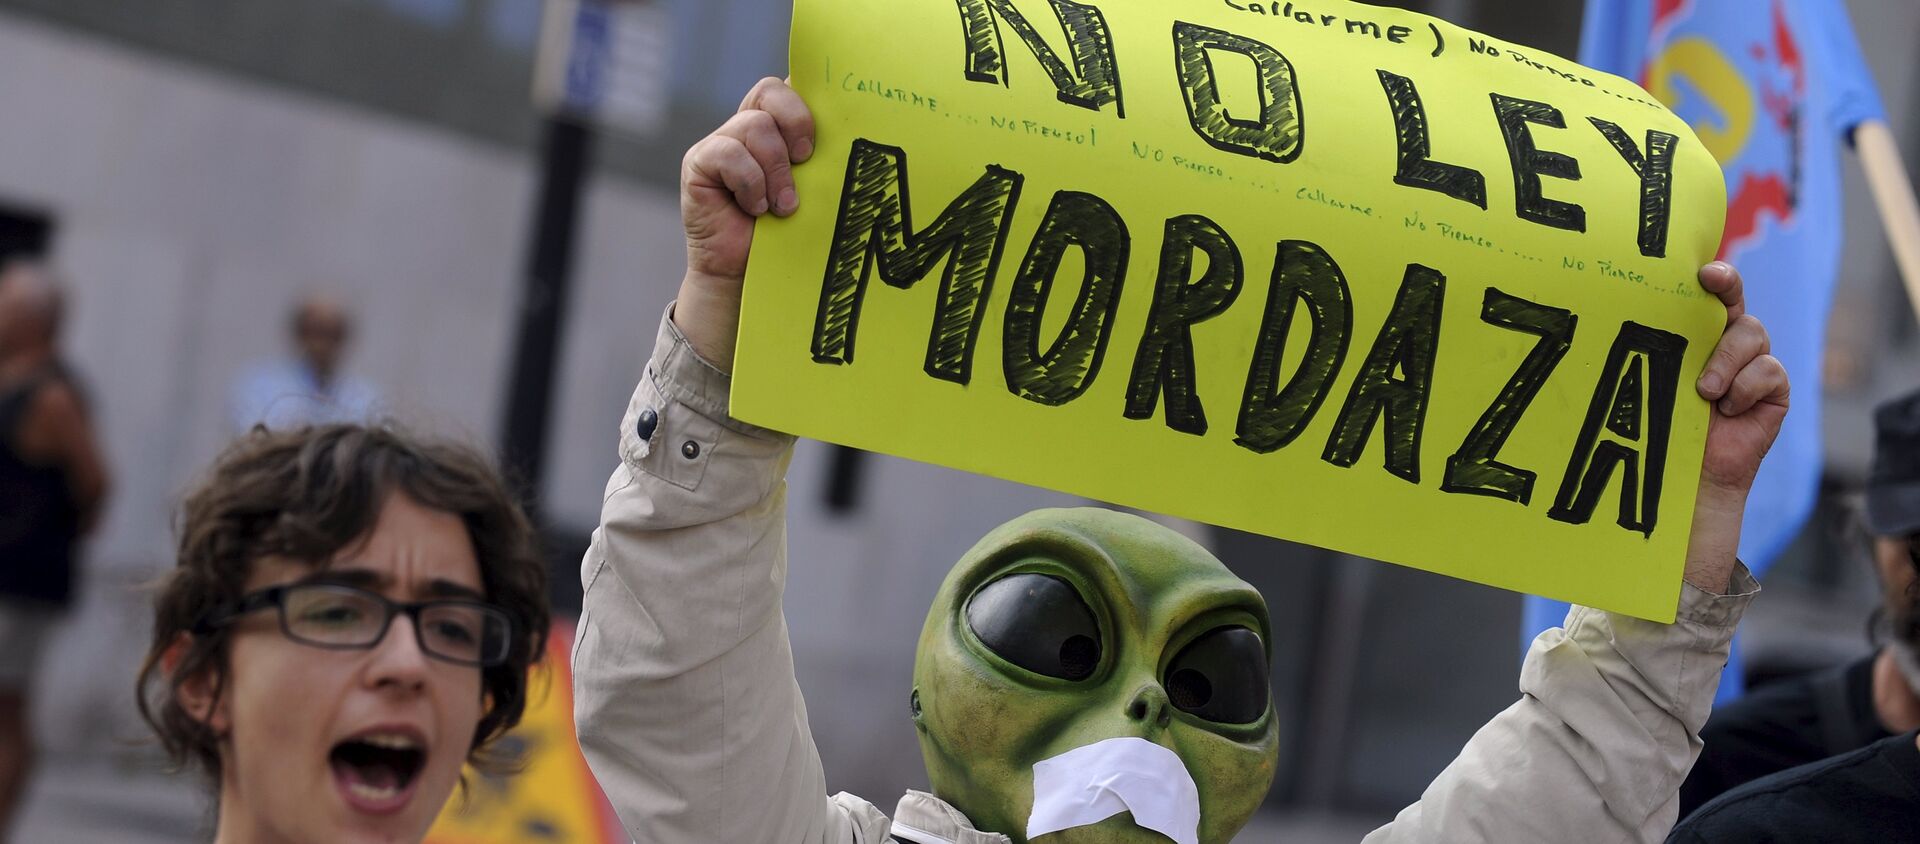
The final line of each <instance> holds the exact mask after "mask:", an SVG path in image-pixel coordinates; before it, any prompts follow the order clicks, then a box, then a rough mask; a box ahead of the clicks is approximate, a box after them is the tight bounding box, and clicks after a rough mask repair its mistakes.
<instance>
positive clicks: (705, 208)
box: [673, 77, 813, 370]
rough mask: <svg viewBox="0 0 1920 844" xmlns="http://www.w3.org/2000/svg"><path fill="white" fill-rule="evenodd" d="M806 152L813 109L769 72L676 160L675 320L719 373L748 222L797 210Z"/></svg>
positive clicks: (728, 354) (730, 336) (734, 313)
mask: <svg viewBox="0 0 1920 844" xmlns="http://www.w3.org/2000/svg"><path fill="white" fill-rule="evenodd" d="M812 156H813V113H812V112H811V111H809V110H808V109H807V104H806V102H805V101H803V100H801V99H800V95H799V94H797V93H794V90H793V88H791V87H789V86H788V85H787V83H786V82H784V81H782V80H779V79H774V78H771V77H769V78H767V79H762V80H760V83H759V84H757V85H755V86H754V87H753V90H752V91H749V92H748V93H747V96H746V98H745V99H744V100H742V101H741V103H740V110H739V111H738V112H737V113H735V114H734V116H733V118H732V119H730V120H728V121H727V122H726V123H725V124H723V125H721V127H720V128H719V129H716V130H714V132H713V134H711V135H708V136H707V137H705V138H703V139H701V140H700V141H699V142H698V143H696V144H694V145H693V146H692V148H690V149H688V150H687V154H686V157H685V158H684V159H683V160H682V162H681V166H680V217H681V222H682V224H683V225H684V226H685V227H686V235H687V275H686V278H685V279H684V280H683V281H682V282H681V285H680V296H679V300H678V301H679V303H678V304H677V305H676V306H675V309H674V318H673V321H674V324H675V325H677V326H679V328H680V330H681V332H682V333H683V334H685V335H686V337H687V341H688V342H689V343H692V344H693V347H694V350H695V351H696V352H699V354H700V356H701V357H703V358H705V359H706V360H708V361H710V362H712V363H713V364H714V365H716V366H719V367H720V368H722V369H723V370H724V369H729V368H731V365H732V361H733V340H734V336H735V334H736V333H737V331H738V326H739V312H740V285H741V283H742V280H743V279H744V278H745V276H746V272H747V253H748V250H749V249H750V248H751V247H752V245H753V228H754V223H755V221H756V220H758V219H759V218H760V217H763V216H765V215H767V214H769V213H771V214H774V215H775V216H781V217H784V216H787V215H790V214H792V213H793V212H794V211H795V210H796V209H798V208H799V207H800V197H799V193H798V191H797V190H796V189H795V187H794V182H793V166H794V165H795V164H798V163H801V162H804V161H806V160H807V159H808V158H811V157H812Z"/></svg>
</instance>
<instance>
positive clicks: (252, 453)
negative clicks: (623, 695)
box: [140, 425, 547, 844]
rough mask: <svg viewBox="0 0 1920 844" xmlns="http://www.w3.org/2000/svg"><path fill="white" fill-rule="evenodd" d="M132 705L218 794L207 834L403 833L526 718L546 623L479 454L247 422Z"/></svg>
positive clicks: (202, 489)
mask: <svg viewBox="0 0 1920 844" xmlns="http://www.w3.org/2000/svg"><path fill="white" fill-rule="evenodd" d="M179 532H180V540H179V561H178V566H177V567H176V568H175V569H174V571H173V572H172V573H171V575H169V576H168V578H167V579H166V581H165V583H164V585H163V586H162V588H161V590H160V593H159V596H158V598H157V600H156V606H155V609H156V618H155V621H154V635H153V642H152V646H151V648H150V650H149V651H148V654H147V659H146V662H145V664H144V665H143V667H142V669H141V673H140V689H141V696H140V706H141V711H142V714H143V715H144V716H145V717H146V719H147V721H148V723H149V724H151V725H152V726H153V729H154V730H155V732H157V733H158V734H159V736H160V740H161V742H162V744H164V745H165V747H166V749H167V750H168V752H169V753H170V754H172V755H173V757H174V758H175V760H176V761H178V762H181V763H190V764H196V765H198V766H200V767H201V768H203V769H205V771H206V772H207V773H208V774H209V775H210V776H211V778H212V780H213V781H214V783H215V784H216V785H217V787H218V789H219V809H218V820H217V831H216V835H215V841H216V843H217V844H229V843H230V842H283V841H284V842H417V841H419V840H420V839H421V838H422V837H423V836H425V834H426V831H427V828H428V827H429V826H431V825H432V823H433V819H434V817H435V816H436V815H437V814H438V813H439V811H440V808H441V806H442V805H443V804H444V803H445V802H446V800H447V797H448V795H449V794H451V793H452V791H453V788H454V785H455V784H456V783H457V782H459V780H460V769H461V765H462V763H464V762H469V761H471V762H474V763H476V764H477V765H479V766H481V767H482V768H483V769H486V768H489V767H497V766H499V765H500V764H501V763H502V762H503V760H499V759H496V758H493V757H492V756H490V755H489V754H488V753H487V752H486V751H487V748H488V744H489V742H491V741H492V740H493V739H496V738H498V737H499V736H500V735H501V734H503V733H505V732H506V731H507V730H508V729H509V728H511V727H512V726H513V725H514V724H516V723H518V722H519V720H520V715H521V713H522V711H523V710H524V708H525V705H526V697H527V668H528V666H529V664H530V663H531V662H532V661H533V660H534V659H535V658H536V656H537V655H538V654H540V653H541V651H542V649H543V647H544V642H545V632H546V629H547V602H546V588H547V581H546V573H545V567H544V565H543V564H542V563H541V561H540V559H539V557H538V556H537V555H536V553H535V548H534V544H533V539H532V532H531V530H530V528H529V526H528V523H527V520H526V517H525V516H524V515H522V513H521V512H520V509H519V507H518V506H517V505H516V504H515V503H514V502H513V499H512V498H511V497H510V496H509V495H508V493H507V491H506V489H505V487H504V485H503V484H502V483H501V480H500V478H499V475H498V474H497V473H496V472H495V471H494V470H493V469H492V468H491V467H490V466H489V465H488V464H487V462H486V460H485V459H484V458H482V457H480V456H479V455H478V454H476V453H474V452H473V451H471V450H469V449H466V448H463V447H460V446H454V445H447V444H442V443H431V442H423V441H420V440H416V439H413V438H411V437H408V436H406V435H404V434H401V433H398V432H395V431H393V430H389V429H386V428H366V427H361V426H354V425H333V426H325V427H316V428H310V429H306V430H300V431H290V432H267V431H257V432H255V433H253V434H251V435H248V436H246V437H243V438H241V439H240V440H239V441H237V442H236V443H234V445H232V446H231V447H230V448H228V450H227V451H226V453H225V454H223V455H222V456H221V457H220V458H219V459H218V460H216V461H215V463H214V465H213V467H212V469H211V471H210V472H209V473H208V475H207V477H206V478H205V479H204V480H203V481H202V482H201V483H200V484H199V486H198V487H197V488H196V489H195V490H194V491H193V492H192V493H190V494H189V495H188V497H187V499H186V502H185V504H184V506H183V508H182V512H181V515H180V520H179Z"/></svg>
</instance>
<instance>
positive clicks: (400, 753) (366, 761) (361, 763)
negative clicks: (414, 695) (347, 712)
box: [327, 728, 427, 814]
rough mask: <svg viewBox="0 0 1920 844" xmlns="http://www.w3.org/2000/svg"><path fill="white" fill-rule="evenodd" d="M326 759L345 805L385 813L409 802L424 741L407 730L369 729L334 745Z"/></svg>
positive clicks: (424, 758) (423, 755)
mask: <svg viewBox="0 0 1920 844" xmlns="http://www.w3.org/2000/svg"><path fill="white" fill-rule="evenodd" d="M327 758H328V760H329V762H330V763H331V765H332V767H333V782H334V785H335V786H336V787H337V788H338V789H339V791H340V796H341V797H342V798H344V799H345V800H346V801H347V804H348V805H350V806H352V807H353V808H355V809H357V810H359V811H362V812H367V813H369V814H388V813H391V812H397V811H399V810H401V809H402V808H404V807H405V806H406V805H407V803H408V801H410V800H412V799H413V792H414V787H415V785H417V784H418V782H419V776H420V771H421V770H422V769H423V768H425V767H426V765H427V749H426V741H425V740H424V739H422V738H421V737H420V735H419V734H418V733H416V732H414V731H413V730H411V729H387V728H379V729H373V730H368V731H366V732H363V733H359V734H357V735H355V736H353V737H351V738H348V739H346V740H345V741H342V742H340V743H339V744H336V745H334V746H333V751H332V752H331V753H329V754H328V757H327Z"/></svg>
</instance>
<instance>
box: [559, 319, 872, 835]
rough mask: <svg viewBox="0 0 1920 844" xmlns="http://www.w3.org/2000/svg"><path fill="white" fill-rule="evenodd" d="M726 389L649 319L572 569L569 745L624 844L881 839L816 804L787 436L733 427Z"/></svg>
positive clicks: (818, 778) (858, 811)
mask: <svg viewBox="0 0 1920 844" xmlns="http://www.w3.org/2000/svg"><path fill="white" fill-rule="evenodd" d="M669 313H671V310H669ZM727 393H728V378H727V376H726V375H724V374H722V373H721V372H720V371H718V370H716V369H714V368H713V367H712V366H710V365H708V364H707V363H706V362H705V361H702V360H700V359H699V357H698V356H696V355H695V354H694V353H693V350H692V349H691V348H690V347H689V346H688V345H687V342H686V340H685V338H683V337H681V336H680V333H679V331H678V330H677V329H676V328H674V327H673V324H672V321H671V320H666V319H663V320H662V323H661V328H660V336H659V341H658V343H657V344H656V346H655V348H654V353H653V358H652V360H651V361H650V362H649V364H648V367H647V375H646V377H645V378H644V379H642V381H641V383H640V386H639V388H638V389H637V390H636V391H635V392H634V395H633V400H632V402H631V404H629V405H628V407H627V413H626V418H625V420H624V421H623V422H622V423H621V433H620V466H619V468H617V469H615V470H614V473H613V478H612V479H611V480H610V481H608V483H607V491H606V498H605V500H604V502H603V504H602V506H601V513H600V527H599V529H598V530H596V531H594V534H593V543H592V545H591V546H590V547H589V548H588V551H587V555H586V558H585V560H584V561H583V562H582V565H581V579H582V582H583V584H584V586H585V590H586V594H585V602H584V606H583V609H582V612H581V617H580V626H579V632H578V634H577V636H578V638H577V640H576V642H575V644H574V649H573V682H574V720H575V725H576V727H577V729H578V732H579V738H580V748H581V750H583V751H584V752H585V754H586V758H587V764H588V766H589V767H591V768H592V769H593V774H594V776H595V778H597V779H598V780H599V782H600V787H601V789H602V790H603V791H605V792H606V795H607V797H608V799H609V800H611V801H612V803H613V806H614V809H615V811H617V812H618V813H619V815H620V820H621V823H622V824H623V825H624V826H625V827H626V831H627V833H628V834H629V835H631V836H633V838H634V840H635V841H639V842H646V844H718V843H719V842H728V844H736V842H737V844H756V843H757V842H804V844H855V842H859V843H860V844H865V843H866V842H881V841H885V840H886V833H887V821H886V818H885V817H884V816H882V815H881V813H880V812H879V811H878V810H876V809H875V808H874V807H873V806H872V805H871V804H868V803H866V802H865V801H862V800H859V799H858V798H853V797H849V796H847V795H840V796H838V797H835V798H831V799H830V798H828V796H827V791H826V782H825V777H824V775H823V773H822V771H821V767H820V755H819V753H818V751H817V750H816V748H815V746H814V743H813V737H812V735H811V733H809V732H808V729H807V711H806V705H805V703H804V702H803V701H802V700H801V697H800V687H799V684H798V683H797V682H796V680H795V679H794V672H793V653H792V650H791V646H790V645H789V643H788V639H787V625H786V618H785V616H784V615H783V614H782V612H781V607H780V598H781V593H782V591H783V589H784V585H785V580H786V573H787V569H786V505H785V501H786V499H785V496H786V484H785V481H784V479H783V476H784V474H785V472H786V467H787V461H788V459H789V457H790V456H791V453H792V445H793V439H792V438H791V437H788V436H786V435H783V434H777V433H774V432H771V431H767V430H764V429H761V428H756V427H753V426H751V425H747V424H744V423H741V422H738V421H735V420H733V419H732V418H730V417H729V416H728V413H727Z"/></svg>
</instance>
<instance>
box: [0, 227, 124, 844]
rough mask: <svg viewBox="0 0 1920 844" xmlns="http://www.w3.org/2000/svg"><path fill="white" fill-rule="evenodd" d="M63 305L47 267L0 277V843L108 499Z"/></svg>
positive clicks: (15, 265) (23, 266)
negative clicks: (64, 338) (37, 693)
mask: <svg viewBox="0 0 1920 844" xmlns="http://www.w3.org/2000/svg"><path fill="white" fill-rule="evenodd" d="M62 304H63V301H62V297H61V292H60V285H59V281H58V279H56V278H55V277H54V275H53V273H52V272H51V271H50V270H48V269H47V268H46V267H44V266H41V265H40V264H37V263H33V262H29V261H20V260H15V261H10V262H8V263H6V264H5V265H4V266H0V834H4V831H5V829H6V826H7V823H8V821H10V820H11V818H12V815H13V809H14V805H15V803H16V802H17V800H18V798H19V795H20V791H21V786H22V785H23V784H24V783H25V782H26V777H27V772H28V769H29V767H30V766H31V760H32V755H33V754H32V748H33V742H32V738H31V736H30V735H29V733H28V729H27V723H26V710H27V700H28V693H29V691H30V690H31V686H32V682H31V681H32V676H33V673H34V663H35V662H36V660H37V659H38V657H39V654H40V651H41V649H42V645H43V643H44V641H45V639H46V636H47V632H48V629H49V628H50V627H51V626H52V625H53V623H54V621H56V620H57V619H58V618H59V616H60V614H61V612H62V611H63V610H65V609H66V607H67V606H68V604H69V603H71V601H72V596H73V581H74V563H75V556H76V553H77V551H78V546H79V543H80V538H81V537H82V536H84V535H85V534H86V533H88V532H89V531H91V530H92V528H93V526H94V524H95V523H96V522H98V521H99V518H100V509H101V505H102V504H103V503H104V502H105V501H106V497H107V472H106V469H105V467H104V465H103V461H102V460H101V457H100V449H99V447H98V445H97V444H96V442H95V439H94V435H93V429H92V426H91V424H90V423H89V420H88V416H89V413H88V411H87V405H86V401H85V399H84V398H83V396H82V391H81V388H80V386H79V384H78V383H77V382H76V381H75V379H74V377H73V375H72V374H71V372H70V371H69V370H68V368H67V367H66V365H65V364H63V363H62V362H61V360H60V353H59V339H60V321H61V314H62Z"/></svg>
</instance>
